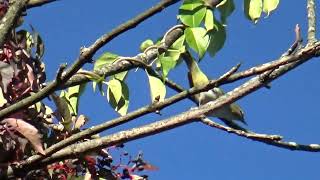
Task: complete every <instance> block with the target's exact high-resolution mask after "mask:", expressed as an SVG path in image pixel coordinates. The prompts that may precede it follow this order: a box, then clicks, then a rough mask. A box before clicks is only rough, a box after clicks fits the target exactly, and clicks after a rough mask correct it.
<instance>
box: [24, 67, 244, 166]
mask: <svg viewBox="0 0 320 180" xmlns="http://www.w3.org/2000/svg"><path fill="white" fill-rule="evenodd" d="M238 68H239V66H236V67H234V68H232V69H231V70H230V71H228V72H227V73H225V74H224V75H223V76H221V77H220V78H219V79H218V80H213V81H211V82H210V83H209V84H208V85H206V86H204V87H201V88H191V89H189V90H187V91H183V92H181V93H179V94H177V95H174V96H172V97H170V98H167V99H165V100H164V101H161V102H158V103H155V104H151V105H148V106H145V107H142V108H140V109H138V110H136V111H133V112H131V113H128V114H127V115H125V116H122V117H119V118H116V119H113V120H105V121H103V122H105V123H102V124H100V125H97V126H94V127H91V128H88V129H86V130H83V131H81V132H79V133H77V134H74V135H72V136H71V137H69V138H67V139H65V140H63V141H60V142H58V143H56V144H54V145H52V146H50V147H49V148H48V149H46V150H45V153H46V156H50V155H51V154H53V153H55V152H57V151H58V150H60V149H62V148H64V147H66V146H68V145H70V144H73V143H75V142H77V141H79V140H82V139H84V138H88V137H90V136H92V135H94V134H97V133H100V132H102V131H105V130H107V129H110V128H113V127H116V126H119V125H121V124H124V123H127V122H129V121H131V120H133V119H136V118H139V117H141V116H144V115H146V114H148V113H152V112H155V111H157V110H161V109H163V108H165V107H167V106H170V105H172V104H174V103H176V102H179V101H180V100H182V99H185V98H187V97H190V96H192V95H195V94H198V93H200V92H204V91H208V90H209V89H212V88H213V87H215V86H216V85H217V83H219V82H220V81H224V80H225V79H226V78H228V77H229V76H230V75H231V74H232V73H234V72H235V71H236V70H237V69H238ZM43 158H45V157H44V156H40V155H35V156H32V157H29V158H28V159H27V160H26V161H24V162H21V163H20V164H21V165H22V166H23V165H25V164H32V163H35V162H37V161H39V160H41V159H43Z"/></svg>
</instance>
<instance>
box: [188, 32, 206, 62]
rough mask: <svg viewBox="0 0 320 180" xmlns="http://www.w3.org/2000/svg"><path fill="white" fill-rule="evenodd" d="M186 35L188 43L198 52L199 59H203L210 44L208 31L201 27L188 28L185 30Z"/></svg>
mask: <svg viewBox="0 0 320 180" xmlns="http://www.w3.org/2000/svg"><path fill="white" fill-rule="evenodd" d="M184 34H185V36H186V41H187V43H188V45H189V46H190V47H191V48H192V49H193V50H194V51H195V52H197V53H198V55H199V59H201V58H202V57H203V56H204V54H205V52H206V50H207V48H208V44H209V36H208V35H207V31H206V30H205V29H204V28H201V27H195V28H187V29H185V31H184Z"/></svg>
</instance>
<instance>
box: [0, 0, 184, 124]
mask: <svg viewBox="0 0 320 180" xmlns="http://www.w3.org/2000/svg"><path fill="white" fill-rule="evenodd" d="M23 1H25V0H23ZM178 1H179V0H163V1H161V2H160V3H159V4H157V5H156V6H154V7H152V8H150V9H149V10H147V11H145V12H144V13H142V14H140V15H138V16H137V17H135V18H133V19H132V20H129V21H127V22H126V23H124V24H122V25H120V26H118V27H117V28H115V29H114V30H112V31H111V32H110V33H107V34H105V35H103V36H102V37H100V38H99V39H98V40H96V42H95V43H93V44H92V45H91V46H90V47H88V48H82V49H81V52H80V56H79V58H78V59H77V60H76V61H75V62H74V64H73V65H72V66H71V67H70V68H68V69H67V71H66V73H65V74H64V76H62V77H61V79H60V81H59V83H58V82H57V81H52V82H51V83H49V84H48V86H46V87H45V88H43V89H41V90H40V91H39V92H37V93H35V94H34V95H32V96H29V97H27V98H25V99H23V100H21V101H19V102H17V103H15V104H13V105H10V106H9V107H7V108H5V109H3V110H1V111H0V119H3V118H4V117H5V116H7V115H9V114H12V113H14V112H17V111H19V110H21V109H23V108H26V107H28V106H30V105H32V104H34V103H36V102H38V101H40V100H42V99H43V98H45V97H47V96H48V95H49V94H51V93H52V92H54V91H55V90H57V89H58V88H59V87H60V86H62V85H63V84H64V83H65V82H67V81H68V80H69V79H70V77H72V76H73V75H74V74H75V73H76V72H77V71H78V70H79V69H80V68H81V67H82V66H83V65H84V64H85V63H86V62H88V61H89V60H91V58H92V56H93V55H94V54H95V53H96V51H97V50H98V49H99V48H101V47H102V46H103V45H105V44H106V43H108V42H109V41H111V40H112V39H113V38H115V37H117V36H118V35H120V34H121V33H123V32H126V31H127V30H129V29H132V28H133V27H135V26H137V25H138V24H140V23H141V22H143V21H144V20H145V19H147V18H149V17H151V16H153V15H154V14H156V13H158V12H160V11H162V10H163V9H164V8H166V7H168V6H170V5H172V4H174V3H176V2H178ZM17 2H20V1H17ZM21 2H22V1H21ZM0 25H1V24H0ZM1 32H2V31H0V33H1ZM181 33H182V31H181V29H180V30H179V29H177V30H175V31H173V32H172V33H171V34H173V35H172V38H173V39H168V40H167V41H168V44H166V43H165V46H168V47H169V46H171V44H172V43H173V42H174V41H175V40H176V39H177V38H178V37H180V35H181ZM0 38H1V34H0ZM174 38H176V39H174ZM0 42H1V41H0ZM168 47H167V48H168ZM157 55H158V52H153V53H151V54H150V55H149V56H148V58H150V59H154V58H156V57H157ZM132 68H134V66H133V65H132V64H130V63H126V64H125V63H119V66H114V67H109V68H108V70H109V72H110V75H113V74H116V73H117V72H120V71H124V70H128V69H132Z"/></svg>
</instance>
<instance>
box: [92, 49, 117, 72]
mask: <svg viewBox="0 0 320 180" xmlns="http://www.w3.org/2000/svg"><path fill="white" fill-rule="evenodd" d="M117 58H118V55H116V54H112V53H110V52H106V53H104V54H103V55H102V56H100V57H99V58H98V59H97V60H96V62H95V63H94V68H93V70H97V69H101V68H102V67H104V66H106V65H109V64H111V63H113V62H114V61H115V60H116V59H117Z"/></svg>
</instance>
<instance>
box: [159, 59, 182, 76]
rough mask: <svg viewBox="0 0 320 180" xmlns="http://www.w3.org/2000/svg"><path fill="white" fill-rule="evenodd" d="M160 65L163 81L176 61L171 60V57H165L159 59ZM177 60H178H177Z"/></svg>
mask: <svg viewBox="0 0 320 180" xmlns="http://www.w3.org/2000/svg"><path fill="white" fill-rule="evenodd" d="M159 59H160V63H161V68H162V74H163V78H164V79H165V78H166V77H167V75H168V73H169V71H170V70H171V69H173V68H174V67H175V66H176V64H177V61H176V60H175V59H173V57H171V56H166V57H159ZM177 59H179V58H177Z"/></svg>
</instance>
